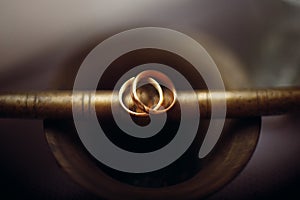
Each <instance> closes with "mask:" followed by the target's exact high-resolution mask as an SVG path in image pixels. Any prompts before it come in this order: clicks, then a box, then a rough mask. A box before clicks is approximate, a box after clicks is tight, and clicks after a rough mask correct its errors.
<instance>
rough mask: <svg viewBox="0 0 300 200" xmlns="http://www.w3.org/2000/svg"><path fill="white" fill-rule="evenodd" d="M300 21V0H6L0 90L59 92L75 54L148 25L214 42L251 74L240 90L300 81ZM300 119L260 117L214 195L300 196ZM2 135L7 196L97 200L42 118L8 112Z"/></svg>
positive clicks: (0, 8)
mask: <svg viewBox="0 0 300 200" xmlns="http://www.w3.org/2000/svg"><path fill="white" fill-rule="evenodd" d="M299 24H300V1H298V0H285V1H283V0H243V1H240V0H186V1H179V0H160V1H159V0H152V1H137V0H123V1H108V0H105V1H104V0H102V1H101V0H98V1H96V0H95V1H93V0H88V1H79V0H73V1H71V0H60V1H59V0H53V1H35V0H28V1H16V0H10V1H9V0H0V55H1V57H0V58H1V59H0V90H1V91H15V90H19V91H20V90H21V91H25V90H45V89H52V88H54V87H55V86H54V85H55V80H56V78H57V77H58V76H62V74H61V72H62V69H63V68H64V67H65V66H67V65H75V64H78V63H80V62H81V60H80V59H77V58H78V56H79V57H80V56H82V55H84V52H85V53H86V51H87V50H88V49H90V48H91V47H93V46H95V45H97V44H98V43H99V42H100V41H101V40H103V39H105V38H107V37H109V36H110V35H113V34H115V33H118V32H120V31H122V30H126V29H130V28H134V27H142V26H160V27H166V28H171V29H175V30H178V31H181V32H183V33H185V34H187V35H190V36H192V37H193V38H195V39H196V40H198V41H199V42H200V43H201V42H203V43H205V44H207V46H208V47H209V48H208V52H209V53H211V54H216V57H218V59H219V60H221V62H222V60H225V61H226V62H227V63H232V65H235V68H233V69H234V71H233V72H232V71H230V74H231V76H233V77H234V76H236V77H235V78H236V79H237V80H238V79H239V77H243V79H247V84H246V83H245V84H244V85H239V84H237V85H236V88H239V87H240V88H249V87H275V86H300V26H299ZM212 44H213V45H212ZM204 46H205V45H204ZM216 52H217V53H216ZM213 57H214V56H213ZM225 61H224V62H225ZM221 70H222V69H221ZM235 71H236V73H235ZM63 76H64V75H63ZM65 76H67V74H65ZM299 124H300V117H299V114H298V115H291V116H279V117H265V118H263V123H262V130H261V136H260V140H259V142H258V146H257V148H256V150H255V152H254V155H253V157H252V158H251V160H250V162H249V164H248V165H247V166H246V168H245V169H244V170H243V171H242V172H241V174H240V175H239V176H238V177H237V178H236V179H234V180H233V181H232V182H231V183H229V184H228V185H226V186H225V187H224V188H223V189H222V190H220V191H219V192H217V193H215V194H213V195H212V196H210V197H209V199H210V200H215V199H266V198H281V199H291V198H292V197H293V196H295V197H298V198H299V197H300V194H299V193H298V190H299V188H300V160H299V155H300V134H299V128H300V126H299ZM0 136H1V137H0V183H1V185H0V191H1V196H7V197H10V199H20V198H22V199H40V198H42V199H97V198H96V197H95V196H93V195H92V194H90V193H89V192H88V191H86V190H85V189H83V188H81V187H80V186H78V185H77V184H75V183H73V181H72V180H70V179H69V177H68V176H67V175H66V174H65V173H64V172H62V171H61V170H60V168H59V167H58V165H57V163H56V160H55V159H54V157H53V155H52V153H51V151H50V149H49V147H48V145H47V142H46V140H45V137H44V133H43V123H42V121H40V120H12V119H1V120H0Z"/></svg>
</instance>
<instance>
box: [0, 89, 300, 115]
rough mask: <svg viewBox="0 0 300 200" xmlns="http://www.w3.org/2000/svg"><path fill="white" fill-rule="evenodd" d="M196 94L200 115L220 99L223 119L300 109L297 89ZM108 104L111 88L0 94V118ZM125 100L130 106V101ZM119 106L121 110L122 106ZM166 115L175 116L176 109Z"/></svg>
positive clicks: (103, 111)
mask: <svg viewBox="0 0 300 200" xmlns="http://www.w3.org/2000/svg"><path fill="white" fill-rule="evenodd" d="M192 94H193V93H192V92H189V91H178V92H177V100H178V101H179V102H184V103H185V104H186V105H189V103H192V101H194V100H192V98H191V95H192ZM196 95H197V101H198V104H199V108H200V114H201V117H204V118H209V117H210V116H211V102H216V103H218V102H219V101H220V100H225V101H226V106H227V108H226V117H227V118H241V117H254V116H265V115H278V114H285V113H289V112H293V111H299V110H300V88H275V89H257V90H232V91H226V92H225V93H224V92H221V91H210V92H208V91H204V90H198V91H196ZM164 98H165V100H166V101H168V100H170V98H172V96H171V95H168V93H166V95H165V96H164ZM224 98H225V99H224ZM125 99H128V98H125ZM125 101H126V100H125ZM112 103H116V104H118V103H119V98H118V93H114V92H112V91H97V92H96V93H93V92H90V91H79V92H76V93H74V94H73V91H70V90H69V91H43V92H24V93H0V118H34V119H64V118H72V117H73V115H72V105H78V109H79V110H81V111H82V112H83V113H84V114H86V115H89V113H90V112H91V111H93V110H95V111H96V113H97V115H100V116H104V117H105V116H109V115H111V105H112ZM127 103H128V105H130V104H131V103H132V102H127ZM174 107H176V106H174ZM119 109H122V110H123V108H122V107H120V108H119ZM174 109H176V108H174ZM170 111H172V109H171V110H170ZM172 113H173V114H172ZM174 113H175V114H174ZM170 115H171V117H174V118H176V117H177V114H176V112H171V114H170Z"/></svg>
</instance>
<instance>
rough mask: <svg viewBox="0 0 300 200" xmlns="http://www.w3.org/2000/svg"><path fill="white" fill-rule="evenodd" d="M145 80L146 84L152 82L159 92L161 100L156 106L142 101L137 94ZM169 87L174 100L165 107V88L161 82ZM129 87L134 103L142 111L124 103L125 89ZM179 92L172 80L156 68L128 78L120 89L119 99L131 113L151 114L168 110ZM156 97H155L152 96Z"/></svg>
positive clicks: (138, 114) (137, 114)
mask: <svg viewBox="0 0 300 200" xmlns="http://www.w3.org/2000/svg"><path fill="white" fill-rule="evenodd" d="M143 81H144V82H143ZM141 82H143V85H145V84H151V85H152V86H153V87H154V88H155V90H156V91H157V93H158V96H159V100H158V102H157V103H156V104H155V105H154V106H151V107H150V106H148V105H146V104H145V103H143V102H142V100H141V99H140V97H139V95H138V94H137V89H138V87H139V85H140V83H141ZM159 82H160V83H161V84H162V85H163V86H165V87H166V88H167V89H169V90H170V91H171V92H172V95H173V101H172V102H171V103H170V104H169V105H168V106H167V107H165V106H164V105H163V104H164V90H163V89H162V87H161V85H160V83H159ZM128 88H129V91H130V97H131V99H132V101H133V102H134V104H135V105H136V106H137V107H138V108H139V109H140V110H141V111H142V112H136V111H134V110H131V109H129V107H128V106H126V105H125V104H124V101H123V97H124V93H125V91H126V90H127V89H128ZM176 97H177V93H176V90H175V86H174V84H173V83H172V81H171V80H170V79H169V78H168V77H167V76H166V75H165V74H163V73H161V72H159V71H155V70H145V71H142V72H141V73H139V74H138V75H137V76H136V77H132V78H130V79H128V80H127V81H126V82H125V83H124V84H123V85H122V86H121V88H120V90H119V101H120V104H121V106H122V107H123V108H124V109H125V110H126V111H127V112H128V113H129V114H131V115H135V116H148V115H149V114H160V113H164V112H167V111H168V110H169V109H171V108H172V106H173V105H174V104H175V102H176ZM152 98H154V97H152Z"/></svg>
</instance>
